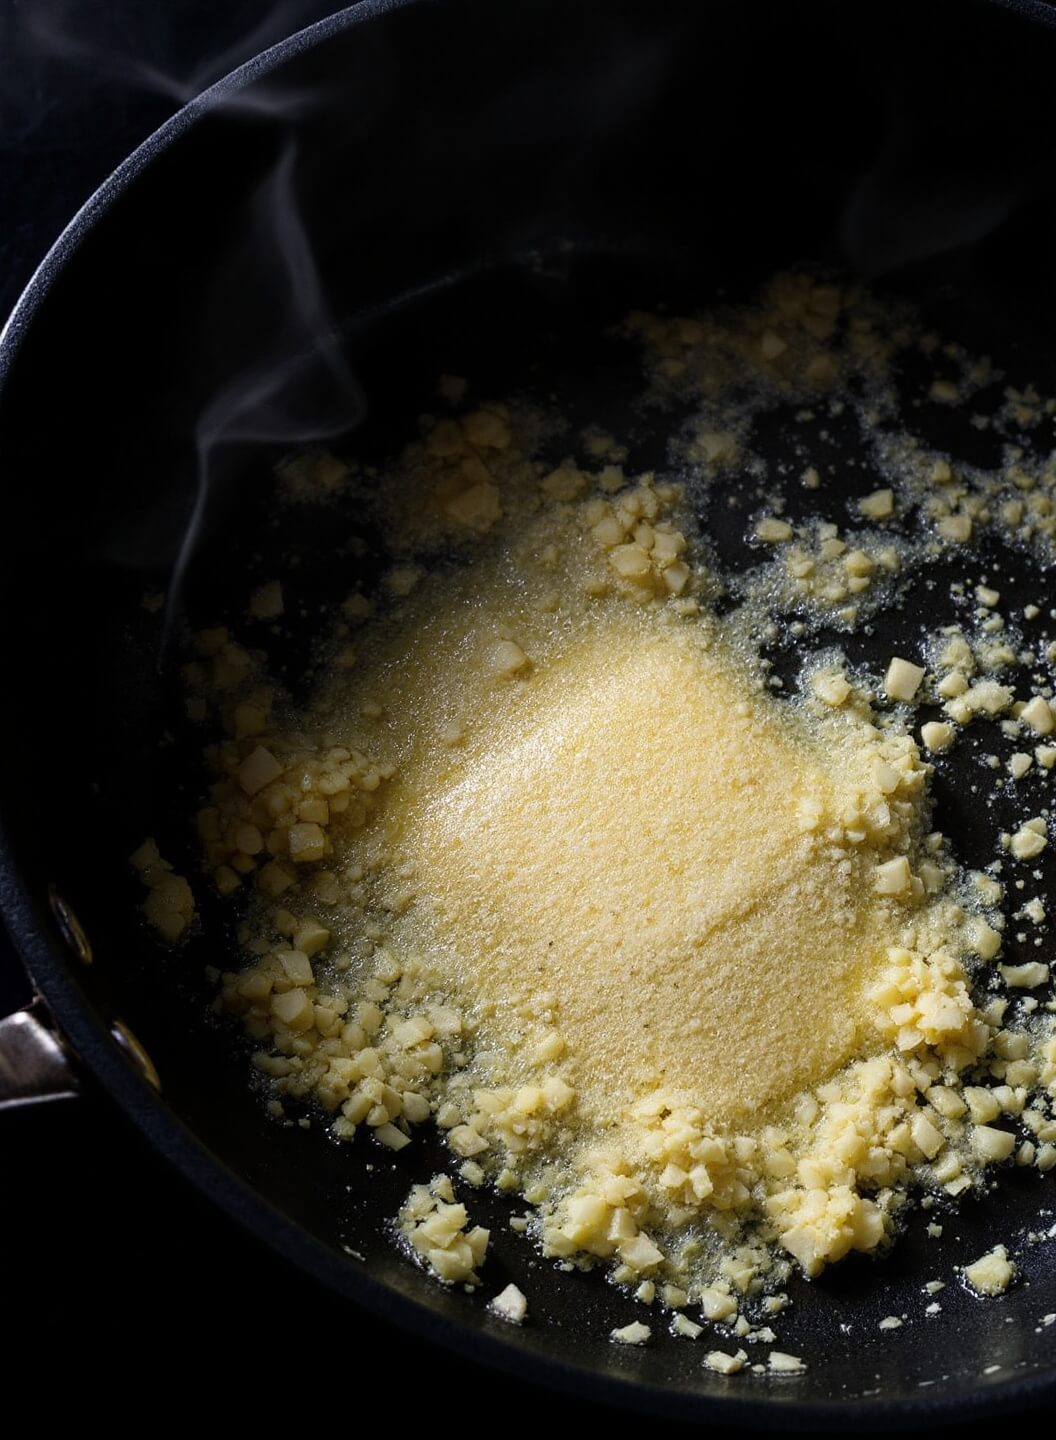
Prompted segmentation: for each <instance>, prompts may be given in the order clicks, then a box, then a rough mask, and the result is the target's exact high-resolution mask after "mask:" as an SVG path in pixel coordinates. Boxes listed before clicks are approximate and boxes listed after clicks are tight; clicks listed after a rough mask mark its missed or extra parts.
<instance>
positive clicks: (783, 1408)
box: [0, 0, 1056, 1431]
mask: <svg viewBox="0 0 1056 1440" xmlns="http://www.w3.org/2000/svg"><path fill="white" fill-rule="evenodd" d="M438 3H440V0H358V3H354V4H351V5H348V6H346V7H345V8H344V9H341V10H338V11H336V12H335V13H334V14H332V15H330V16H328V17H326V18H325V19H322V20H320V21H318V22H316V23H315V24H313V25H310V26H307V27H306V28H304V29H302V30H300V31H297V32H296V33H295V34H293V35H291V36H288V37H287V38H286V39H284V40H281V41H279V42H278V43H277V44H275V45H273V46H271V47H270V48H269V49H267V50H265V51H263V52H262V53H261V54H259V55H257V56H255V57H253V58H251V59H250V60H248V61H246V62H245V63H244V64H243V65H241V66H240V67H238V68H237V69H235V70H233V71H231V72H230V73H229V74H227V75H225V76H223V77H222V78H221V79H219V80H218V81H216V82H215V83H214V84H213V85H211V86H210V87H209V88H208V89H207V90H205V91H203V92H202V94H201V95H198V96H196V97H195V98H194V99H193V100H191V101H189V102H188V103H187V104H186V105H184V106H183V107H181V109H179V110H178V111H176V113H175V114H173V115H172V116H171V117H170V118H169V119H168V120H167V121H165V123H164V124H162V125H161V126H160V127H159V128H158V129H157V130H155V131H154V132H153V133H152V134H151V135H149V136H148V137H147V138H146V139H145V140H144V141H143V142H142V143H141V144H140V145H139V146H137V148H136V149H135V150H134V151H133V152H132V153H131V154H130V155H129V156H128V157H127V159H126V160H124V161H123V162H122V163H121V164H120V165H119V166H118V167H117V169H116V170H115V171H114V172H113V173H112V174H111V175H110V176H109V177H108V178H107V179H106V180H105V181H104V182H103V183H102V185H100V186H99V188H98V189H97V190H96V191H95V192H94V193H93V194H92V195H91V196H90V197H89V198H88V199H87V200H86V201H85V202H84V203H83V205H81V207H80V208H79V209H78V211H77V212H76V214H75V215H74V216H73V218H72V219H71V220H70V221H69V223H68V224H67V225H66V226H65V228H64V229H63V230H62V232H61V233H60V234H59V236H58V237H57V238H56V240H55V241H54V243H53V244H52V246H51V247H50V249H49V250H48V251H47V253H46V254H45V256H44V257H43V259H42V260H41V261H40V263H39V265H38V266H37V268H36V270H35V271H34V273H33V275H32V276H31V277H30V280H29V281H28V283H27V285H26V287H25V289H24V291H23V292H22V294H21V296H20V297H19V299H18V301H17V302H16V304H15V307H14V309H13V310H12V312H11V314H10V316H9V317H8V318H7V320H6V322H5V323H4V325H3V327H2V329H0V392H2V390H3V388H4V385H5V383H6V380H7V377H8V375H9V373H10V371H11V369H12V367H13V366H14V365H15V364H16V363H17V359H18V355H19V352H20V350H21V342H22V338H23V336H24V335H25V333H26V332H27V331H28V329H29V327H30V325H31V324H32V322H33V320H34V317H35V316H36V314H37V312H38V310H39V308H40V306H41V305H42V304H43V303H44V301H45V299H46V297H47V295H48V293H49V292H50V290H51V287H52V283H53V281H54V279H55V278H56V276H57V275H58V274H59V273H60V272H61V271H62V269H63V267H64V266H65V265H66V263H67V261H68V259H69V258H70V257H71V256H72V255H73V254H74V253H75V251H76V250H77V248H78V247H79V246H80V244H81V243H82V241H83V240H84V238H85V237H86V236H87V235H88V234H89V233H90V232H91V230H92V229H93V227H94V226H95V225H96V223H97V222H98V221H99V220H100V219H101V218H102V217H103V216H104V215H105V214H106V213H107V212H108V211H109V209H110V208H111V207H112V205H113V204H114V203H115V202H116V201H117V200H118V199H119V198H120V197H121V196H122V195H123V194H124V193H125V192H126V191H127V190H128V188H129V187H130V186H131V185H133V184H134V183H135V181H136V179H137V178H138V177H139V176H140V174H141V173H142V172H143V171H144V170H145V169H147V168H148V167H149V166H150V165H151V164H152V163H153V162H154V161H155V160H156V159H158V158H159V157H160V156H162V155H163V154H164V153H165V152H166V151H167V150H168V149H169V148H170V146H172V145H173V144H175V143H177V142H178V141H179V139H180V138H181V137H182V136H183V135H184V134H185V133H186V132H187V131H189V130H190V129H192V128H193V127H194V126H195V125H196V124H198V123H199V122H200V121H201V120H202V119H204V118H205V117H206V116H207V115H208V114H209V113H211V112H212V111H214V110H215V109H217V108H219V107H221V106H222V105H223V103H224V101H225V99H226V98H227V97H229V96H231V95H234V94H237V93H238V92H239V91H241V90H243V89H245V88H246V87H247V86H249V85H250V84H252V83H254V82H256V81H258V80H260V79H262V78H263V77H265V76H267V75H268V74H270V73H271V72H272V71H274V70H276V69H278V68H279V67H280V66H282V65H284V64H286V63H287V62H288V61H290V60H292V59H294V58H295V57H296V56H298V55H299V54H301V53H302V52H305V51H307V50H310V49H312V48H314V47H316V46H318V45H320V44H323V43H325V42H326V41H327V40H329V39H330V38H332V37H334V36H336V35H338V34H342V33H344V32H345V31H347V30H351V29H353V28H354V27H355V26H358V25H360V24H365V23H369V22H370V21H371V20H373V19H377V18H380V17H381V16H384V15H385V14H388V13H390V12H393V11H397V10H404V9H406V10H409V9H410V8H411V7H412V6H416V5H425V4H429V5H436V4H438ZM982 3H984V4H988V5H990V6H991V7H992V8H994V9H1001V10H1007V11H1011V12H1013V13H1015V14H1017V15H1019V16H1021V17H1022V18H1023V19H1024V20H1025V21H1027V22H1029V23H1035V24H1042V25H1044V26H1046V28H1048V29H1049V30H1056V9H1053V8H1052V7H1051V6H1050V5H1049V4H1047V3H1045V0H982ZM0 913H2V916H3V921H4V923H5V924H6V927H7V929H8V931H9V933H10V935H11V938H12V940H13V942H14V944H15V948H16V950H17V952H18V954H19V956H20V958H21V960H22V962H23V963H24V965H25V967H26V969H27V971H28V973H29V976H30V979H31V981H32V983H33V986H34V988H35V990H36V991H37V992H38V993H39V994H40V995H41V996H42V997H43V1000H44V1002H45V1004H46V1005H47V1006H48V1008H49V1011H50V1013H51V1015H52V1016H53V1018H54V1020H55V1022H56V1023H57V1024H58V1026H59V1028H60V1030H61V1032H62V1033H63V1035H65V1036H66V1037H67V1038H68V1039H69V1041H70V1043H71V1045H72V1047H73V1049H74V1051H75V1052H76V1054H77V1056H78V1058H79V1060H80V1061H81V1063H82V1065H83V1066H84V1068H85V1069H87V1070H88V1071H89V1072H90V1074H91V1075H92V1076H93V1077H94V1078H95V1079H96V1080H97V1081H98V1082H99V1083H100V1085H101V1086H102V1088H103V1090H104V1091H105V1092H106V1093H107V1095H108V1096H109V1098H110V1099H111V1100H112V1101H113V1102H115V1103H116V1104H117V1105H118V1106H119V1107H120V1109H121V1110H122V1111H123V1112H124V1114H125V1115H126V1116H127V1117H128V1118H129V1119H130V1120H131V1121H132V1122H133V1124H134V1125H135V1126H136V1128H137V1130H138V1131H139V1132H140V1134H141V1135H143V1137H144V1138H145V1139H146V1140H147V1142H148V1143H149V1144H150V1146H151V1148H152V1149H153V1150H154V1151H155V1152H156V1153H158V1154H160V1155H162V1156H163V1157H164V1158H165V1159H166V1161H167V1162H168V1163H169V1164H171V1165H172V1166H173V1167H174V1168H175V1169H176V1170H178V1171H179V1173H180V1174H181V1175H182V1176H183V1177H184V1178H185V1179H186V1180H187V1181H188V1182H189V1183H191V1184H192V1185H194V1186H195V1188H196V1189H197V1190H198V1191H199V1192H200V1193H202V1194H203V1195H204V1196H205V1197H206V1198H207V1199H208V1200H210V1201H211V1202H212V1203H213V1204H215V1205H216V1206H217V1207H218V1209H219V1210H220V1211H221V1212H222V1213H223V1214H225V1215H226V1216H227V1217H228V1218H229V1219H231V1220H232V1221H233V1222H235V1223H236V1224H238V1225H239V1226H241V1227H244V1228H245V1229H247V1230H248V1231H249V1232H250V1233H251V1234H252V1235H253V1236H254V1237H255V1238H256V1239H257V1240H258V1241H259V1242H261V1243H262V1244H263V1245H264V1246H266V1247H267V1248H268V1249H269V1250H271V1251H272V1252H274V1253H276V1254H278V1255H279V1256H280V1257H281V1259H282V1260H284V1261H285V1262H286V1263H288V1264H290V1265H291V1266H293V1267H295V1268H296V1269H297V1270H298V1271H300V1272H301V1273H304V1274H307V1275H309V1276H310V1277H311V1278H312V1279H313V1281H315V1282H317V1283H320V1284H322V1285H324V1286H326V1288H327V1289H329V1290H331V1291H333V1292H335V1293H337V1294H338V1295H340V1296H341V1297H342V1298H343V1299H345V1300H349V1301H351V1302H352V1303H353V1304H355V1305H357V1306H360V1307H362V1309H363V1310H364V1311H365V1312H367V1313H368V1314H372V1315H375V1316H377V1317H379V1318H380V1319H382V1320H384V1321H387V1322H389V1323H392V1324H394V1325H396V1326H398V1327H400V1328H402V1329H404V1330H405V1331H409V1332H411V1333H413V1334H414V1335H416V1336H418V1337H420V1338H422V1339H424V1340H426V1341H428V1342H430V1343H434V1344H437V1345H439V1346H441V1347H442V1348H443V1349H445V1350H447V1351H450V1352H453V1353H455V1354H457V1355H459V1356H461V1357H462V1358H465V1359H468V1360H471V1361H473V1362H482V1363H484V1364H485V1365H487V1366H488V1367H489V1368H491V1369H493V1370H497V1371H500V1372H503V1373H506V1374H510V1375H512V1376H515V1377H516V1378H517V1379H519V1380H522V1381H528V1382H530V1383H537V1384H540V1385H543V1386H546V1387H547V1388H549V1389H551V1390H557V1391H560V1392H564V1393H574V1394H575V1395H577V1396H578V1397H583V1398H587V1399H589V1400H591V1401H596V1402H599V1403H602V1404H606V1405H609V1406H620V1405H624V1406H629V1407H630V1408H633V1409H634V1410H636V1411H638V1412H643V1413H647V1414H651V1415H654V1416H667V1417H669V1418H677V1419H683V1420H697V1421H700V1420H702V1419H709V1420H712V1421H714V1422H717V1423H722V1424H730V1425H732V1426H736V1427H746V1428H747V1427H760V1428H766V1429H773V1430H788V1431H796V1430H807V1429H817V1430H823V1431H842V1430H845V1429H846V1428H847V1427H848V1426H849V1425H852V1424H853V1425H854V1426H855V1427H860V1428H862V1429H865V1430H870V1431H873V1430H880V1429H885V1428H888V1427H890V1426H891V1425H893V1424H900V1425H905V1424H907V1423H916V1424H926V1423H928V1422H936V1421H940V1420H941V1421H943V1422H947V1423H948V1422H952V1421H962V1420H965V1421H972V1420H982V1419H986V1418H988V1417H991V1416H994V1415H996V1414H998V1413H999V1412H1000V1413H1005V1414H1007V1413H1008V1411H1009V1407H1010V1406H1016V1407H1017V1408H1022V1407H1025V1406H1027V1405H1030V1404H1038V1403H1040V1402H1042V1401H1044V1400H1045V1399H1052V1398H1054V1397H1056V1362H1054V1363H1053V1367H1052V1369H1051V1370H1049V1371H1039V1372H1035V1373H1034V1374H1033V1375H1027V1376H1011V1377H1009V1378H1008V1379H1002V1380H1000V1381H997V1382H996V1383H987V1384H986V1386H985V1387H984V1386H980V1385H979V1384H976V1385H975V1386H974V1387H973V1388H972V1389H971V1390H968V1391H967V1392H964V1393H958V1394H954V1395H938V1394H936V1395H932V1396H920V1397H910V1398H907V1397H900V1398H896V1399H890V1400H885V1399H884V1398H883V1397H881V1396H871V1397H869V1398H867V1399H846V1400H842V1399H833V1400H829V1401H818V1400H800V1399H796V1398H794V1397H792V1396H789V1395H787V1394H786V1395H782V1396H781V1398H780V1399H778V1398H777V1397H776V1396H774V1397H770V1398H765V1397H749V1396H745V1397H741V1396H712V1395H704V1394H700V1393H696V1392H692V1391H688V1390H684V1389H671V1388H668V1387H665V1386H661V1385H657V1384H655V1383H652V1382H650V1381H643V1380H640V1379H633V1378H629V1377H628V1378H623V1377H619V1376H616V1375H613V1374H606V1373H599V1372H598V1371H597V1370H595V1369H593V1368H589V1367H585V1366H581V1365H578V1364H576V1363H575V1362H574V1361H571V1362H570V1361H566V1360H563V1359H558V1358H556V1357H554V1356H544V1355H541V1354H539V1353H536V1352H534V1351H531V1350H529V1349H527V1348H526V1347H524V1346H523V1345H519V1344H518V1343H517V1336H516V1334H515V1333H513V1334H511V1335H509V1336H503V1337H501V1338H500V1337H497V1336H493V1335H491V1334H489V1333H487V1332H486V1331H485V1330H483V1329H481V1328H480V1327H479V1326H477V1325H474V1324H471V1323H469V1322H468V1321H462V1320H452V1319H448V1318H445V1319H444V1321H443V1323H442V1324H440V1325H437V1323H436V1315H435V1312H434V1311H433V1310H432V1309H431V1308H430V1307H429V1306H428V1305H426V1304H425V1303H423V1302H422V1301H420V1300H417V1299H412V1298H409V1297H406V1296H404V1295H401V1294H399V1293H397V1292H396V1291H395V1290H393V1289H391V1288H390V1287H388V1286H387V1285H385V1284H384V1283H381V1282H379V1281H376V1280H374V1279H372V1278H371V1277H370V1276H369V1275H368V1274H367V1273H365V1272H362V1271H360V1270H358V1269H357V1268H355V1267H354V1266H352V1265H351V1264H348V1263H347V1262H343V1261H342V1260H341V1257H339V1256H337V1255H336V1254H335V1252H334V1251H333V1250H332V1249H331V1247H329V1246H327V1245H326V1244H325V1243H324V1242H323V1241H321V1240H319V1239H318V1238H316V1237H315V1236H314V1235H313V1234H311V1232H309V1231H308V1230H306V1229H304V1228H303V1227H301V1226H300V1225H299V1224H298V1223H297V1222H296V1221H294V1220H293V1219H292V1218H291V1217H290V1216H288V1215H286V1214H285V1213H284V1212H283V1211H281V1210H279V1209H278V1208H277V1207H275V1206H273V1205H272V1204H271V1203H270V1202H269V1201H268V1200H266V1199H265V1198H264V1196H263V1195H262V1194H261V1193H260V1192H259V1191H257V1190H256V1189H255V1188H254V1187H253V1186H252V1185H250V1184H249V1183H248V1182H247V1181H246V1180H244V1179H242V1178H241V1177H240V1176H239V1175H238V1174H237V1172H235V1171H234V1170H232V1169H231V1168H230V1167H229V1166H228V1165H227V1164H226V1163H225V1162H224V1161H223V1160H222V1159H221V1158H220V1156H218V1155H217V1154H215V1152H213V1151H212V1150H211V1149H210V1148H209V1147H208V1146H207V1145H206V1144H205V1143H204V1142H203V1141H202V1140H200V1139H199V1138H198V1137H197V1135H196V1134H195V1133H194V1131H193V1130H191V1129H190V1127H189V1126H187V1125H186V1123H185V1122H184V1121H183V1120H182V1119H181V1118H180V1117H179V1116H178V1115H177V1114H176V1113H175V1112H174V1111H172V1110H171V1109H170V1108H169V1107H168V1105H167V1104H166V1102H165V1101H164V1100H163V1099H162V1098H161V1097H160V1096H159V1095H158V1094H157V1093H156V1092H155V1091H154V1090H153V1089H152V1088H151V1087H150V1085H149V1084H148V1083H147V1082H146V1080H145V1079H144V1078H143V1077H142V1076H141V1075H140V1074H139V1073H138V1072H137V1071H136V1070H135V1069H134V1068H133V1066H132V1064H131V1063H130V1062H129V1060H128V1059H127V1058H126V1056H125V1055H124V1054H123V1053H122V1052H121V1051H119V1050H118V1049H117V1047H116V1046H115V1045H114V1044H113V1042H112V1039H111V1037H110V1034H109V1032H108V1030H107V1028H106V1026H105V1025H104V1023H103V1022H102V1021H101V1019H100V1018H99V1017H98V1015H97V1014H96V1013H95V1011H94V1010H93V1008H92V1006H91V1004H90V1003H89V1001H88V1000H87V998H86V997H85V996H84V994H83V993H82V991H81V988H80V986H79V985H78V983H77V981H76V979H75V978H74V976H73V974H72V971H71V970H70V968H69V966H68V964H67V962H66V958H65V955H64V952H63V950H62V947H61V944H60V942H59V940H58V938H57V937H56V935H55V932H54V926H53V923H52V918H51V916H50V913H49V911H48V909H47V906H46V904H45V903H44V900H43V896H42V895H41V894H40V893H39V886H38V885H37V884H36V883H34V882H33V881H32V880H31V877H30V876H29V875H28V874H27V873H26V872H25V871H24V869H23V867H22V865H21V864H20V863H19V860H18V858H17V849H16V845H15V842H14V837H13V836H12V835H11V834H10V832H9V827H8V824H7V821H6V820H5V818H4V817H3V815H2V814H0Z"/></svg>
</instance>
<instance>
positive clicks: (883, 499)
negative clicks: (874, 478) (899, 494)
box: [858, 490, 895, 520]
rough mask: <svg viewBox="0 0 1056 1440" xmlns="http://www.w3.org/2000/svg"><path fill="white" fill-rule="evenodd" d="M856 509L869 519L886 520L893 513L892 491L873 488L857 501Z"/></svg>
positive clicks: (893, 498)
mask: <svg viewBox="0 0 1056 1440" xmlns="http://www.w3.org/2000/svg"><path fill="white" fill-rule="evenodd" d="M858 509H859V510H860V511H861V512H862V514H863V515H864V516H866V517H867V519H869V520H886V519H888V518H889V517H890V516H891V515H893V514H894V513H895V495H894V491H892V490H874V491H873V493H872V494H871V495H866V497H865V498H864V499H863V500H859V501H858Z"/></svg>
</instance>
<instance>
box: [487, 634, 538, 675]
mask: <svg viewBox="0 0 1056 1440" xmlns="http://www.w3.org/2000/svg"><path fill="white" fill-rule="evenodd" d="M491 668H492V670H493V671H494V672H495V674H496V675H501V676H503V677H506V678H508V677H510V676H513V675H523V674H524V673H525V672H526V671H527V670H529V669H530V668H531V661H530V660H529V659H528V656H527V655H526V654H525V653H524V651H523V650H522V649H521V647H520V646H519V645H518V644H517V643H516V641H514V640H499V641H497V642H496V644H495V645H493V646H492V650H491Z"/></svg>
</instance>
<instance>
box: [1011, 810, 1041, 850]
mask: <svg viewBox="0 0 1056 1440" xmlns="http://www.w3.org/2000/svg"><path fill="white" fill-rule="evenodd" d="M1048 843H1049V835H1048V826H1047V824H1046V822H1045V819H1044V817H1043V816H1041V815H1038V816H1035V818H1034V819H1033V820H1027V821H1025V822H1024V823H1023V824H1022V825H1021V826H1020V827H1019V829H1018V830H1017V831H1016V833H1015V834H1014V835H1013V836H1012V837H1011V839H1010V840H1009V843H1008V848H1009V849H1010V850H1011V852H1012V854H1013V855H1014V856H1015V858H1016V859H1017V860H1033V859H1034V858H1035V857H1036V856H1038V855H1040V854H1041V852H1042V851H1043V850H1044V849H1045V846H1046V845H1047V844H1048Z"/></svg>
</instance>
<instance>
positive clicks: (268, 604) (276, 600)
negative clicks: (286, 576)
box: [249, 580, 284, 620]
mask: <svg viewBox="0 0 1056 1440" xmlns="http://www.w3.org/2000/svg"><path fill="white" fill-rule="evenodd" d="M283 609H284V605H283V598H282V583H281V582H280V581H278V580H269V581H268V583H267V584H266V585H260V586H258V587H257V589H256V590H254V591H253V594H252V595H251V596H250V598H249V613H250V615H251V616H252V617H253V618H254V620H276V619H278V617H279V616H280V615H281V614H282V613H283Z"/></svg>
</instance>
